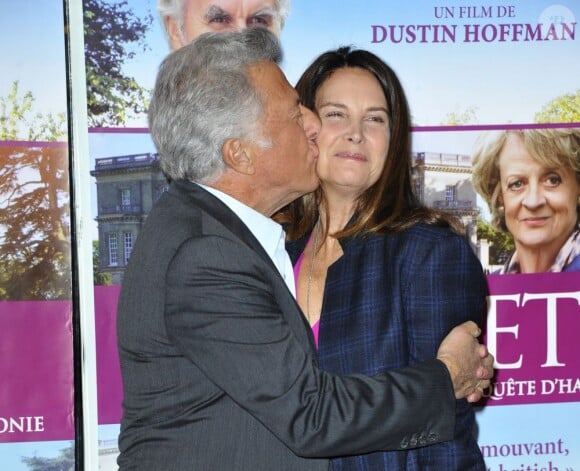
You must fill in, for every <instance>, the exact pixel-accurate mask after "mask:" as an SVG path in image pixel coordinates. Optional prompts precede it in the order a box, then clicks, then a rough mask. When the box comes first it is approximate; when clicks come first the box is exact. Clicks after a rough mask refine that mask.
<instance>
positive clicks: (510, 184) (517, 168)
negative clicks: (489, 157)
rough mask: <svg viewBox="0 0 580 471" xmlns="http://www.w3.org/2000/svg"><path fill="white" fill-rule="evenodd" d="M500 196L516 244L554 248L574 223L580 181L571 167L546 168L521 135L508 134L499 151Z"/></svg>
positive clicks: (555, 249)
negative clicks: (532, 153)
mask: <svg viewBox="0 0 580 471" xmlns="http://www.w3.org/2000/svg"><path fill="white" fill-rule="evenodd" d="M499 172H500V184H501V198H502V202H503V206H504V209H505V221H506V225H507V228H508V229H509V231H510V232H511V233H512V235H513V236H514V240H515V242H516V247H517V246H520V247H526V248H531V249H551V250H554V251H558V250H559V249H560V247H561V246H562V245H563V244H564V242H565V241H566V239H567V238H568V236H569V235H570V234H571V232H572V230H573V229H574V227H575V225H576V220H577V212H576V211H577V209H576V208H577V204H578V197H579V196H580V185H579V184H578V181H577V179H576V175H575V172H574V170H573V169H571V168H567V167H560V168H546V167H545V166H543V165H542V164H541V163H539V162H537V161H536V160H534V159H533V158H532V157H531V156H530V153H529V152H528V151H527V149H526V148H525V146H524V142H523V140H522V139H521V137H519V136H517V135H515V134H509V135H508V136H507V140H506V142H505V144H504V146H503V148H502V151H501V152H500V154H499Z"/></svg>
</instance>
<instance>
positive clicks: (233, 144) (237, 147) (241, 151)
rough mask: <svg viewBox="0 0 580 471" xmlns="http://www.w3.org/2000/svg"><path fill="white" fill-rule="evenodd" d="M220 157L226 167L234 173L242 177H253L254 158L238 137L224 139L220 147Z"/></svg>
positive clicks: (254, 170) (254, 169)
mask: <svg viewBox="0 0 580 471" xmlns="http://www.w3.org/2000/svg"><path fill="white" fill-rule="evenodd" d="M222 156H223V158H224V162H225V164H226V166H227V167H229V168H231V169H232V170H234V171H236V172H239V173H243V174H244V175H254V173H255V172H256V168H255V165H254V156H253V155H252V153H251V150H250V149H248V148H247V146H246V143H245V141H243V140H242V139H240V138H239V137H232V138H229V139H226V141H225V142H224V144H223V146H222Z"/></svg>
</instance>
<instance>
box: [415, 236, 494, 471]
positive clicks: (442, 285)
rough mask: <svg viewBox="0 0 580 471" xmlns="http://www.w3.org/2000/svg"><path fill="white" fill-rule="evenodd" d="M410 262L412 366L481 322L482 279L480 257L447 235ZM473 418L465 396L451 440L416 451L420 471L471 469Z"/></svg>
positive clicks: (477, 465) (475, 457)
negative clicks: (455, 332) (456, 332)
mask: <svg viewBox="0 0 580 471" xmlns="http://www.w3.org/2000/svg"><path fill="white" fill-rule="evenodd" d="M423 247H424V249H423V250H422V251H419V250H417V251H416V254H417V257H416V259H415V260H414V261H413V262H411V263H410V264H409V265H412V266H413V268H410V273H409V276H408V280H409V283H408V284H407V286H406V288H405V291H406V292H405V298H404V299H405V302H404V305H405V319H406V325H407V341H408V348H409V355H410V360H411V364H413V363H416V362H421V361H423V360H425V359H427V358H433V356H434V355H435V353H436V351H437V349H438V346H439V344H440V343H441V341H442V340H443V338H444V337H445V335H447V333H448V332H449V331H450V330H451V329H452V328H453V327H455V326H456V325H459V324H461V323H463V322H465V321H467V320H472V321H475V322H476V323H477V324H478V325H480V327H481V324H482V319H483V315H484V313H485V299H486V293H487V288H486V281H485V276H484V274H483V270H482V268H481V265H480V262H479V260H478V259H477V258H476V257H475V255H474V253H473V251H472V250H471V248H470V247H469V245H468V244H467V243H466V242H465V241H464V240H463V239H462V238H460V237H458V236H455V235H451V234H450V235H449V237H444V238H442V239H440V240H438V241H437V243H433V244H423ZM474 426H475V418H474V412H473V409H472V406H471V405H470V404H468V403H467V401H466V400H465V399H463V400H459V401H457V404H456V426H455V434H454V439H453V440H451V441H449V442H446V443H443V444H440V445H437V446H434V447H428V448H421V449H418V450H416V452H415V453H414V455H413V459H414V461H416V463H417V464H418V465H419V466H420V467H421V468H422V469H423V468H425V469H427V468H429V469H430V468H431V467H433V468H437V469H449V470H454V469H456V470H459V469H461V470H475V469H481V468H482V466H483V458H482V457H481V453H480V451H479V447H478V445H477V442H476V439H475V437H474V435H473V428H474Z"/></svg>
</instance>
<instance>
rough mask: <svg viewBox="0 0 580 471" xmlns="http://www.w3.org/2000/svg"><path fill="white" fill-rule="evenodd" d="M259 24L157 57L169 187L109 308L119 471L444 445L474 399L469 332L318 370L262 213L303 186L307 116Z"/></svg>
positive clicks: (474, 345) (264, 465)
mask: <svg viewBox="0 0 580 471" xmlns="http://www.w3.org/2000/svg"><path fill="white" fill-rule="evenodd" d="M280 54H281V53H280V49H279V46H278V44H277V41H276V40H275V37H274V36H273V35H272V34H271V33H269V32H268V31H267V30H265V29H263V28H257V29H246V30H244V31H243V32H238V33H221V34H207V35H202V36H201V37H199V38H198V39H197V40H195V41H193V42H192V43H191V44H189V45H187V46H185V47H183V48H181V49H179V50H177V51H175V52H173V53H172V54H170V55H169V56H168V58H167V59H166V60H165V61H164V62H163V63H162V65H161V67H160V70H159V74H158V77H157V82H156V85H155V90H154V93H153V98H152V102H151V107H150V114H149V124H150V129H151V135H152V137H153V140H154V141H155V144H156V146H157V148H158V151H159V156H160V162H161V166H162V168H163V170H164V171H165V172H166V174H167V175H168V176H169V177H170V178H171V180H172V183H171V186H170V189H169V191H168V192H167V193H165V194H164V195H163V196H162V197H161V198H160V200H159V201H158V203H157V204H156V206H155V207H154V208H153V210H152V211H151V213H150V214H149V216H148V218H147V221H146V222H145V224H144V227H143V229H142V231H141V233H140V235H139V238H138V240H137V243H136V245H135V248H134V252H133V255H132V257H131V261H130V264H129V267H128V269H127V272H126V276H125V279H124V284H123V288H122V293H121V298H120V303H119V313H118V314H119V319H118V334H119V352H120V357H121V370H122V375H123V386H124V395H125V396H124V401H123V408H124V413H123V419H122V424H121V434H120V438H119V448H120V451H121V453H120V456H119V460H118V461H119V466H120V470H121V471H125V470H139V471H147V470H152V471H153V470H155V471H158V470H217V471H222V470H228V471H232V470H243V471H248V470H258V471H259V470H263V471H266V470H268V471H270V470H277V471H296V470H302V469H304V470H328V468H329V462H328V460H326V459H325V458H327V457H330V456H336V455H342V454H349V453H365V452H368V451H373V450H385V449H401V448H407V447H416V446H423V445H428V444H431V443H436V442H439V441H443V440H447V439H450V438H451V437H452V436H453V430H454V417H455V398H456V397H465V396H467V395H468V394H471V395H472V399H474V398H475V399H477V398H478V397H480V396H481V390H480V389H477V388H481V387H485V386H486V385H487V384H489V381H488V379H489V377H491V374H492V370H491V366H490V361H491V360H492V359H491V357H490V356H487V357H485V358H484V359H483V360H482V357H484V356H485V351H484V350H485V347H483V346H480V345H479V344H478V342H477V341H476V339H475V336H477V335H478V334H479V332H478V331H477V328H476V326H475V324H466V325H463V326H461V327H458V328H456V329H454V330H453V331H452V332H451V334H450V335H449V336H448V338H447V339H446V340H445V341H444V342H443V344H442V345H441V347H440V350H439V353H438V358H439V359H434V360H432V361H429V362H426V363H424V364H421V365H418V366H415V367H410V368H405V369H401V370H398V371H394V372H386V373H381V374H379V375H377V376H375V377H372V378H371V377H365V376H350V377H341V376H336V375H331V374H328V373H325V372H323V371H320V370H319V369H318V368H317V366H316V358H315V352H314V345H313V338H312V335H311V332H310V329H309V326H308V324H307V323H306V321H305V319H304V317H303V315H302V313H301V312H300V309H299V307H298V305H297V304H296V302H295V299H294V297H293V295H292V293H291V291H292V290H293V289H294V282H293V278H292V268H291V266H289V263H288V262H289V261H288V258H287V255H286V252H285V250H284V233H283V230H282V228H281V227H280V226H279V225H278V224H276V223H275V222H274V221H273V220H272V219H270V216H271V215H272V214H273V213H274V212H276V211H277V210H278V209H280V208H281V207H283V206H284V205H286V204H287V203H289V202H290V201H292V200H293V199H295V198H296V197H298V196H299V195H301V194H303V193H305V192H308V191H312V190H313V189H314V188H315V187H316V185H317V183H318V182H317V177H316V175H315V168H314V167H315V163H316V158H317V155H318V151H317V148H316V145H315V144H314V139H315V138H316V135H317V133H318V131H319V129H320V123H319V121H318V119H317V118H316V117H315V116H314V114H313V113H312V112H310V111H309V110H308V109H306V108H304V107H302V106H301V105H300V104H299V103H298V96H297V94H296V92H295V91H294V89H293V88H292V87H291V86H290V85H289V84H288V82H287V81H286V79H285V77H284V75H283V74H282V72H281V71H280V69H279V68H278V66H277V65H276V62H277V61H279V59H280Z"/></svg>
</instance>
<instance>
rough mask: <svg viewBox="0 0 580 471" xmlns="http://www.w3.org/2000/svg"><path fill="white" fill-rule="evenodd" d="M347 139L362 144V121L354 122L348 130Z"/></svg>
mask: <svg viewBox="0 0 580 471" xmlns="http://www.w3.org/2000/svg"><path fill="white" fill-rule="evenodd" d="M347 139H348V140H349V141H351V142H354V143H355V144H360V143H361V142H362V140H363V132H362V128H361V125H360V123H358V122H353V123H351V124H350V126H349V129H348V131H347Z"/></svg>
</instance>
